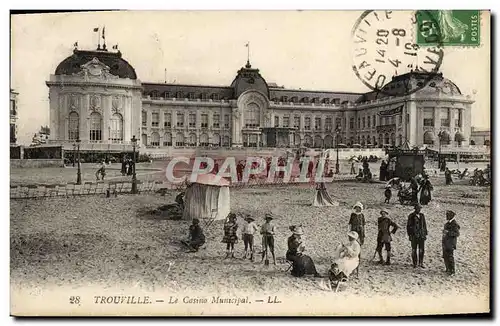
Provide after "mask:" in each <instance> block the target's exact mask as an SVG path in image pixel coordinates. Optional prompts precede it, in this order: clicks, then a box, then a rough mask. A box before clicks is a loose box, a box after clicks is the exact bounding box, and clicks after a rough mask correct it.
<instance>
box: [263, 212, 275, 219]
mask: <svg viewBox="0 0 500 326" xmlns="http://www.w3.org/2000/svg"><path fill="white" fill-rule="evenodd" d="M264 219H265V220H272V219H274V216H273V214H272V213H266V215H265V216H264Z"/></svg>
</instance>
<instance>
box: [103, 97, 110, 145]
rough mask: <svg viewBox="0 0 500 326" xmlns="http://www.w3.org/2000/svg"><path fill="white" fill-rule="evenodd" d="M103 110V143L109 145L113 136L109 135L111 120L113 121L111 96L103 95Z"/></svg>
mask: <svg viewBox="0 0 500 326" xmlns="http://www.w3.org/2000/svg"><path fill="white" fill-rule="evenodd" d="M101 99H102V100H101V110H102V128H103V130H102V142H103V143H105V144H107V143H109V142H111V141H110V139H109V138H110V137H111V135H110V134H109V132H110V127H111V126H110V123H109V120H110V119H111V96H109V95H102V97H101Z"/></svg>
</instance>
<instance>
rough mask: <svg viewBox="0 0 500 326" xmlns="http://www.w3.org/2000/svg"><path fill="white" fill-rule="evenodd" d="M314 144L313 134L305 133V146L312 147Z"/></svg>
mask: <svg viewBox="0 0 500 326" xmlns="http://www.w3.org/2000/svg"><path fill="white" fill-rule="evenodd" d="M312 145H313V140H312V138H311V136H309V135H305V136H304V146H305V147H312Z"/></svg>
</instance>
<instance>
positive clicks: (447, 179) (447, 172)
mask: <svg viewBox="0 0 500 326" xmlns="http://www.w3.org/2000/svg"><path fill="white" fill-rule="evenodd" d="M444 180H445V182H446V184H447V185H451V184H452V183H453V179H452V178H451V171H450V169H448V168H446V169H445V170H444Z"/></svg>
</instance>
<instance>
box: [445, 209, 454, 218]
mask: <svg viewBox="0 0 500 326" xmlns="http://www.w3.org/2000/svg"><path fill="white" fill-rule="evenodd" d="M455 215H456V214H455V212H454V211H450V210H447V211H446V218H447V219H452V218H454V217H455Z"/></svg>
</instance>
